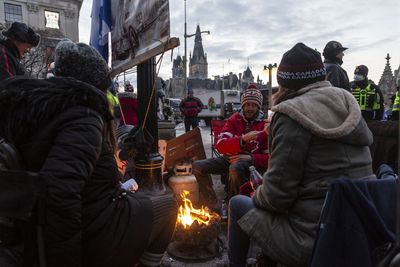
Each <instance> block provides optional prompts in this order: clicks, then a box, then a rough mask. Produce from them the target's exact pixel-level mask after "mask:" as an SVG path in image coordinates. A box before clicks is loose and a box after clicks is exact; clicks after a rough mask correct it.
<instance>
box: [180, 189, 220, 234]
mask: <svg viewBox="0 0 400 267" xmlns="http://www.w3.org/2000/svg"><path fill="white" fill-rule="evenodd" d="M188 195H189V191H186V190H184V191H183V192H182V193H181V198H182V202H183V203H182V205H181V206H180V207H179V213H178V219H177V223H178V225H179V224H181V225H182V226H183V228H185V229H189V228H190V226H191V225H192V224H193V223H194V222H195V221H197V223H198V224H205V225H208V224H209V223H210V221H211V216H212V215H211V213H210V211H209V210H208V208H204V207H203V206H201V208H200V209H195V208H194V207H193V205H192V201H190V199H188V198H186V196H188ZM214 216H215V215H214Z"/></svg>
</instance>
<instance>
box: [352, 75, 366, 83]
mask: <svg viewBox="0 0 400 267" xmlns="http://www.w3.org/2000/svg"><path fill="white" fill-rule="evenodd" d="M364 79H365V77H364V75H361V74H356V75H354V81H356V82H359V81H363V80H364Z"/></svg>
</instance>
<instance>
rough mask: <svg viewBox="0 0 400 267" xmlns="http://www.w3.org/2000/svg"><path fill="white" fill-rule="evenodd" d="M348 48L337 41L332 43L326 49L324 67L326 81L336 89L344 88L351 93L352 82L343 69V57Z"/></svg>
mask: <svg viewBox="0 0 400 267" xmlns="http://www.w3.org/2000/svg"><path fill="white" fill-rule="evenodd" d="M346 49H347V47H343V46H342V44H341V43H339V42H337V41H330V42H328V43H327V44H326V46H325V48H324V52H323V55H324V58H325V60H324V65H325V69H326V79H327V80H328V81H329V82H330V83H331V84H332V85H333V86H335V87H339V88H343V89H345V90H347V91H349V92H350V81H349V77H348V76H347V72H346V71H345V70H344V69H343V68H342V67H341V65H342V64H343V56H344V53H343V51H345V50H346Z"/></svg>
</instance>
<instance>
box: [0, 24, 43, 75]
mask: <svg viewBox="0 0 400 267" xmlns="http://www.w3.org/2000/svg"><path fill="white" fill-rule="evenodd" d="M2 34H3V35H4V36H5V37H6V39H5V40H0V54H1V55H0V81H1V80H4V79H6V78H12V77H13V76H15V75H25V68H24V67H23V66H22V65H21V63H20V60H21V58H22V57H24V55H25V54H26V53H28V52H29V51H30V50H31V48H32V47H36V46H37V45H38V44H39V41H40V35H39V34H37V33H35V31H34V30H32V28H30V27H28V26H27V25H26V24H25V23H21V22H14V23H13V24H11V27H10V28H9V29H8V30H6V31H3V32H2Z"/></svg>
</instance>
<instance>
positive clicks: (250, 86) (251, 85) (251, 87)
mask: <svg viewBox="0 0 400 267" xmlns="http://www.w3.org/2000/svg"><path fill="white" fill-rule="evenodd" d="M247 89H257V86H256V85H255V84H254V83H251V84H249V86H247Z"/></svg>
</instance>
